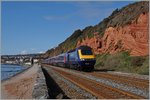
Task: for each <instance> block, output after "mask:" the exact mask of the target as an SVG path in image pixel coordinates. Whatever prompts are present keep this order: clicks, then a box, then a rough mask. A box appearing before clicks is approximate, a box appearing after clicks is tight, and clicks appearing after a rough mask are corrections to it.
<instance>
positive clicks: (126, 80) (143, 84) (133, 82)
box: [89, 72, 149, 89]
mask: <svg viewBox="0 0 150 100" xmlns="http://www.w3.org/2000/svg"><path fill="white" fill-rule="evenodd" d="M89 74H90V75H92V76H95V77H98V78H105V79H110V80H113V81H114V82H117V83H123V84H126V85H128V86H134V87H137V88H141V89H148V88H149V81H148V80H144V79H137V78H131V77H127V76H119V75H113V74H109V73H95V72H93V73H89Z"/></svg>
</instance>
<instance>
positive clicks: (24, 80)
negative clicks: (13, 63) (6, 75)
mask: <svg viewBox="0 0 150 100" xmlns="http://www.w3.org/2000/svg"><path fill="white" fill-rule="evenodd" d="M38 67H39V65H34V66H32V67H31V68H29V69H27V70H26V71H24V72H22V73H20V74H18V75H16V76H14V77H12V78H10V79H8V80H5V81H2V83H1V99H32V91H33V86H34V84H35V81H36V77H37V71H38Z"/></svg>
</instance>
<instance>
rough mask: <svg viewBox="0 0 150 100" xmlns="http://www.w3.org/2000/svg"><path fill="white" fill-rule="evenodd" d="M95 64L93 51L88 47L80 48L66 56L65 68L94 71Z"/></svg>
mask: <svg viewBox="0 0 150 100" xmlns="http://www.w3.org/2000/svg"><path fill="white" fill-rule="evenodd" d="M95 62H96V59H95V55H94V53H93V50H92V48H90V47H88V46H80V47H78V48H76V49H74V50H71V51H69V52H67V53H66V54H65V56H64V64H65V66H67V67H70V68H74V69H79V70H84V69H85V70H86V69H87V70H93V69H94V65H95Z"/></svg>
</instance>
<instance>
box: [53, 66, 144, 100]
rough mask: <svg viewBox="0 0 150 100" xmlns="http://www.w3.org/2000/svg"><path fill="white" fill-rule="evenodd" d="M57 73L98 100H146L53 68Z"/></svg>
mask: <svg viewBox="0 0 150 100" xmlns="http://www.w3.org/2000/svg"><path fill="white" fill-rule="evenodd" d="M51 68H52V69H53V70H54V71H55V72H56V73H58V74H59V75H61V76H62V77H64V78H65V79H67V80H69V81H71V82H72V83H74V84H76V85H77V86H79V87H81V88H82V89H84V90H86V91H88V92H89V93H91V94H93V95H95V96H96V97H97V98H102V99H104V98H105V99H118V98H122V99H144V98H145V97H142V96H138V95H136V94H133V93H130V92H127V91H124V90H120V89H117V88H113V87H111V86H108V85H105V84H102V83H99V82H96V81H94V80H91V79H88V78H84V77H82V76H79V75H76V74H73V73H71V72H69V71H68V72H66V71H63V70H61V69H59V68H54V67H51Z"/></svg>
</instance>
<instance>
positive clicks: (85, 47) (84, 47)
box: [78, 45, 92, 49]
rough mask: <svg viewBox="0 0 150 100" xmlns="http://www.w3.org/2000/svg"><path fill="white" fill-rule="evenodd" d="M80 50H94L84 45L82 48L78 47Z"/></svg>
mask: <svg viewBox="0 0 150 100" xmlns="http://www.w3.org/2000/svg"><path fill="white" fill-rule="evenodd" d="M78 49H92V48H91V47H89V46H85V45H82V46H80V47H78Z"/></svg>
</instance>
